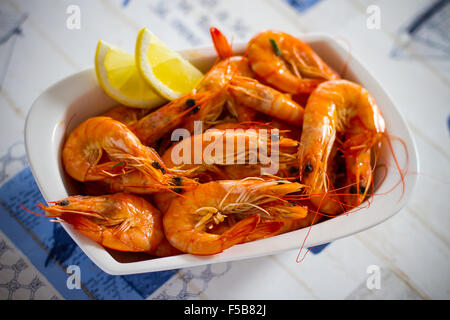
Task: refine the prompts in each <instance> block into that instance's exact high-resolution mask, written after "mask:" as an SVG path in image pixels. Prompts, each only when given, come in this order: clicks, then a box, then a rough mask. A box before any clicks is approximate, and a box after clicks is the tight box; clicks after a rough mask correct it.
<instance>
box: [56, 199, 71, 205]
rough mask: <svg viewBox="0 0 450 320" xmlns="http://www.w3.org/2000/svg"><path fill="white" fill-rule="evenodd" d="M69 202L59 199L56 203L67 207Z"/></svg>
mask: <svg viewBox="0 0 450 320" xmlns="http://www.w3.org/2000/svg"><path fill="white" fill-rule="evenodd" d="M69 204H70V203H69V201H67V200H61V201H60V202H58V203H57V205H58V206H61V207H67V206H68V205H69Z"/></svg>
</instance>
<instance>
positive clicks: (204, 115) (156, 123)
mask: <svg viewBox="0 0 450 320" xmlns="http://www.w3.org/2000/svg"><path fill="white" fill-rule="evenodd" d="M225 100H226V97H225V95H224V94H223V93H222V92H221V91H212V90H210V91H201V92H197V93H189V94H187V95H186V96H183V97H181V98H178V99H176V100H173V101H171V102H169V103H168V104H166V105H164V106H162V107H161V108H159V109H158V110H156V111H153V112H152V113H150V114H148V115H147V116H145V117H144V118H142V119H140V120H139V121H138V122H137V123H136V124H135V125H134V126H132V127H131V130H132V131H133V132H134V133H135V134H136V135H137V136H138V137H139V139H140V140H141V141H142V143H143V144H145V145H149V146H151V145H154V144H155V143H156V142H157V141H158V140H159V139H160V138H162V137H164V136H166V135H167V134H170V132H171V131H172V130H174V129H176V128H180V127H185V128H186V129H188V130H191V131H193V123H194V121H196V120H197V121H204V122H206V123H208V122H213V121H215V120H216V119H217V118H218V117H219V116H220V114H221V113H222V110H223V105H224V103H225ZM205 127H206V126H205Z"/></svg>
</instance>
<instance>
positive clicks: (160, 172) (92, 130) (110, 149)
mask: <svg viewBox="0 0 450 320" xmlns="http://www.w3.org/2000/svg"><path fill="white" fill-rule="evenodd" d="M62 158H63V163H64V168H65V169H66V171H67V173H68V174H69V175H70V176H71V177H72V178H74V179H75V180H78V181H81V182H86V181H104V180H106V179H108V178H112V177H117V176H126V175H130V174H132V173H133V172H139V174H140V175H141V176H143V177H145V179H147V180H148V181H149V182H151V183H152V186H153V189H154V190H159V189H165V188H167V187H168V186H170V185H172V181H173V179H174V177H175V176H174V175H173V174H171V173H170V172H169V171H168V170H167V168H166V166H165V165H164V163H163V162H162V160H161V159H160V157H159V155H158V154H157V153H156V152H155V151H154V150H153V149H152V148H150V147H146V146H144V145H143V144H141V142H140V141H139V139H138V138H137V137H136V136H135V135H134V134H133V133H132V132H131V131H130V130H129V129H128V127H127V126H126V125H124V124H123V123H121V122H119V121H116V120H113V119H111V118H108V117H93V118H89V119H88V120H86V121H84V122H83V123H81V124H80V125H79V126H78V127H77V128H75V130H73V131H72V132H71V133H70V135H69V137H68V138H67V141H66V143H65V145H64V148H63V152H62ZM102 160H104V161H102Z"/></svg>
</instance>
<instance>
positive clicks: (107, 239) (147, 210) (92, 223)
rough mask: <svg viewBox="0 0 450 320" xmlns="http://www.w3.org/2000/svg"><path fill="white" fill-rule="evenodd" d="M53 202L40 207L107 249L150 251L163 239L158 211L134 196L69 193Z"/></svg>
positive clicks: (160, 217) (48, 214)
mask: <svg viewBox="0 0 450 320" xmlns="http://www.w3.org/2000/svg"><path fill="white" fill-rule="evenodd" d="M52 204H53V205H52V206H48V207H47V206H45V205H43V204H39V207H40V208H41V209H42V210H44V211H45V212H46V216H48V217H57V218H60V219H62V220H63V221H65V222H67V223H69V224H71V225H72V226H73V227H74V228H75V229H76V230H78V231H79V232H81V233H83V234H84V235H86V236H87V237H89V238H91V239H92V240H94V241H96V242H98V243H99V244H101V245H103V246H105V247H107V248H110V249H114V250H118V251H128V252H148V253H152V252H153V251H155V250H156V249H157V248H158V247H159V245H160V244H161V242H162V240H163V238H164V233H163V226H162V215H161V213H160V212H159V210H157V209H156V208H155V207H153V206H152V205H151V204H150V203H149V202H147V201H146V200H144V199H143V198H141V197H138V196H135V195H131V194H125V193H116V194H111V195H104V196H72V197H68V198H65V199H63V200H60V201H57V202H52Z"/></svg>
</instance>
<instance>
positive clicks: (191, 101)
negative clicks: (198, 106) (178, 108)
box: [186, 99, 195, 108]
mask: <svg viewBox="0 0 450 320" xmlns="http://www.w3.org/2000/svg"><path fill="white" fill-rule="evenodd" d="M193 106H195V100H194V99H187V100H186V107H188V108H192V107H193Z"/></svg>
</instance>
